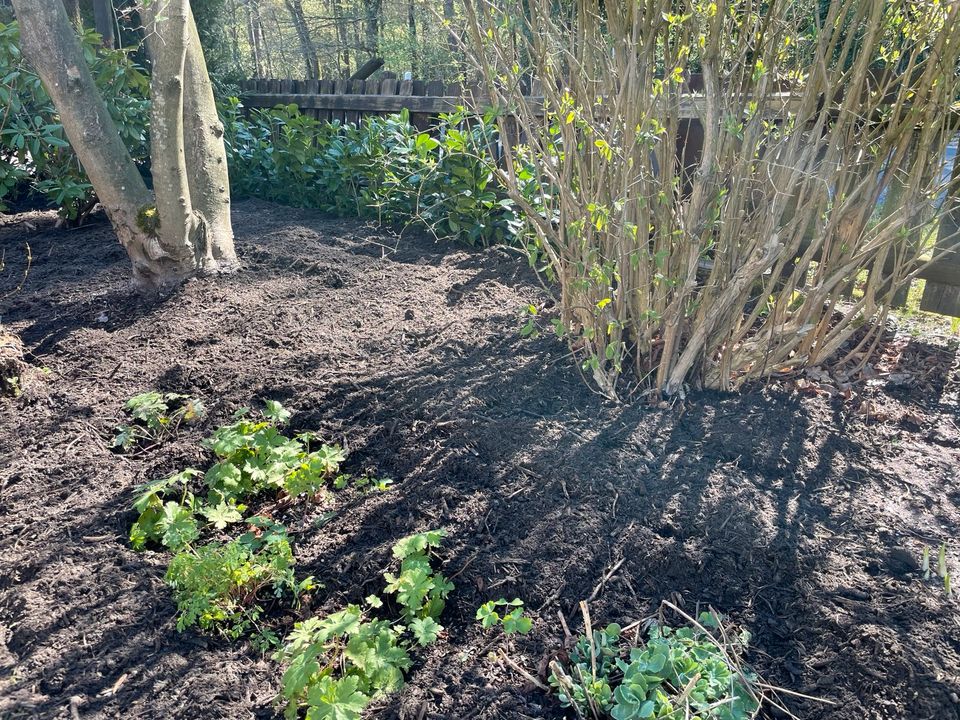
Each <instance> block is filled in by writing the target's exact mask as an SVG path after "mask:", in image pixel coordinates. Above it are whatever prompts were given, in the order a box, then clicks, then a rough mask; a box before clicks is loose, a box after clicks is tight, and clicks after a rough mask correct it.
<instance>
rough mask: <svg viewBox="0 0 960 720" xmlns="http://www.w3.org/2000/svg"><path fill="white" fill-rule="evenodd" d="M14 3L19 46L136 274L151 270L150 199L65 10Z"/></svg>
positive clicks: (39, 0)
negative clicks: (146, 215) (143, 220)
mask: <svg viewBox="0 0 960 720" xmlns="http://www.w3.org/2000/svg"><path fill="white" fill-rule="evenodd" d="M13 7H14V10H15V11H16V13H17V19H18V20H19V22H20V47H21V50H22V52H23V54H24V56H25V57H26V58H27V60H28V61H29V62H30V64H31V65H32V66H33V68H34V69H35V70H36V71H37V73H38V74H39V75H40V78H41V79H42V80H43V84H44V87H46V89H47V93H48V94H49V95H50V98H51V99H52V100H53V102H54V105H56V107H57V110H58V111H59V113H60V122H61V123H62V124H63V129H64V131H65V132H66V134H67V137H68V138H69V139H70V144H71V145H73V148H74V150H75V151H76V153H77V157H78V158H79V159H80V162H81V164H82V165H83V168H84V170H85V171H86V173H87V177H89V178H90V183H91V184H92V185H93V186H94V188H95V189H96V191H97V195H98V197H99V198H100V203H101V204H102V205H103V208H104V210H106V212H107V215H108V216H109V217H110V222H111V223H112V224H113V227H114V229H115V230H116V232H117V236H118V237H119V239H120V242H121V243H122V244H123V246H124V247H125V248H126V250H127V253H128V254H129V255H130V259H131V260H132V261H133V270H134V276H135V277H137V278H140V277H143V278H148V277H150V276H152V275H153V270H152V268H153V266H154V264H155V261H154V257H155V256H157V255H158V254H159V248H158V247H156V240H155V239H153V238H150V237H149V235H148V234H147V233H145V232H144V231H143V230H141V229H140V228H139V227H138V226H137V215H138V213H140V211H141V210H142V209H143V208H147V207H150V206H151V205H152V199H151V197H150V193H149V191H148V190H147V186H146V185H145V184H144V182H143V179H142V178H141V177H140V173H139V172H137V168H136V166H135V165H134V163H133V160H132V159H131V158H130V153H129V152H128V151H127V148H126V147H124V145H123V142H122V141H121V140H120V133H119V132H118V131H117V128H116V125H115V124H114V122H113V118H111V117H110V113H109V111H108V110H107V106H106V105H105V104H104V103H103V101H102V100H101V99H100V95H99V93H98V91H97V87H96V85H95V84H94V81H93V77H92V76H91V75H90V69H89V68H88V67H87V63H86V62H85V61H84V58H83V50H82V49H81V47H80V43H79V41H78V39H77V36H76V33H75V32H74V30H73V28H72V27H71V26H70V20H69V18H67V13H66V10H64V8H63V5H62V4H61V3H59V2H55V1H54V0H13Z"/></svg>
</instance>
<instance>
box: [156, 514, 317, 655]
mask: <svg viewBox="0 0 960 720" xmlns="http://www.w3.org/2000/svg"><path fill="white" fill-rule="evenodd" d="M249 523H250V525H251V528H252V529H251V530H250V531H249V532H247V533H245V534H244V535H242V536H240V537H239V538H237V539H235V540H232V541H230V542H227V543H221V542H211V543H207V544H206V545H203V546H200V547H198V548H193V547H192V546H191V545H190V541H186V542H184V543H183V545H184V547H183V549H182V550H180V551H179V552H178V553H177V554H176V555H175V556H174V557H173V559H172V560H171V562H170V566H169V568H168V570H167V574H166V581H167V584H168V585H169V586H170V587H171V588H172V590H173V596H174V600H175V601H176V603H177V611H178V616H177V629H178V630H181V631H182V630H185V629H187V628H189V627H192V626H194V625H197V626H199V627H200V628H201V629H203V630H211V631H216V632H218V633H220V634H222V635H224V636H226V637H228V638H231V639H236V638H238V637H240V636H242V635H244V634H245V633H247V632H248V631H250V630H251V629H259V628H258V625H259V620H260V617H261V615H262V614H263V611H264V608H263V602H264V597H263V596H264V593H265V592H269V594H270V595H271V596H272V597H273V598H281V597H283V596H284V595H290V596H291V597H292V599H293V603H294V604H295V605H296V604H297V603H298V602H299V598H300V596H301V594H302V593H304V592H307V591H309V590H311V589H312V588H313V587H314V582H313V578H312V577H308V578H306V579H304V580H301V581H299V582H298V581H297V580H296V578H295V577H294V573H293V567H294V559H293V552H292V551H291V549H290V542H289V539H288V537H287V533H286V529H285V528H284V527H283V526H282V525H280V524H278V523H274V522H273V521H271V520H268V519H266V518H251V519H250V520H249ZM194 537H195V536H194ZM260 634H261V636H263V632H262V631H261V633H260ZM267 637H269V636H267Z"/></svg>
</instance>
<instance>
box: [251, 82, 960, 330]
mask: <svg viewBox="0 0 960 720" xmlns="http://www.w3.org/2000/svg"><path fill="white" fill-rule="evenodd" d="M241 91H242V92H243V103H244V105H245V106H246V107H248V108H271V107H275V106H277V105H296V106H297V107H298V108H299V109H300V111H301V112H303V113H305V114H306V115H309V116H310V117H313V118H316V119H318V120H325V121H328V122H331V121H339V122H340V123H349V124H355V123H358V122H360V121H361V120H362V119H363V118H364V117H365V116H368V115H378V116H379V115H391V114H394V113H398V112H400V111H401V110H408V111H409V112H410V121H411V123H412V124H413V125H414V126H416V127H417V128H419V129H421V130H427V129H429V128H430V127H431V126H432V125H433V124H434V123H435V122H436V120H437V116H439V115H440V114H442V113H447V112H452V111H453V110H455V109H456V108H457V106H459V105H463V104H465V102H464V97H465V90H464V88H463V87H462V86H460V85H449V84H444V83H442V82H438V81H432V82H425V81H422V80H398V79H396V78H382V79H378V80H330V79H328V80H292V79H285V80H274V79H257V80H245V81H243V82H242V83H241ZM466 92H473V91H472V90H468V91H466ZM529 99H530V101H531V103H532V104H534V106H536V105H539V104H540V103H541V102H542V98H540V97H538V96H536V95H531V96H530V98H529ZM699 102H700V101H699V99H698V98H694V97H691V98H689V99H686V100H685V101H684V103H683V104H682V105H681V112H680V116H681V118H683V120H681V124H680V127H679V133H678V137H677V157H678V158H679V159H680V161H681V162H682V163H683V165H684V167H685V168H687V169H688V170H690V169H692V168H693V167H695V166H696V165H697V164H699V161H700V154H701V151H702V149H703V128H702V126H701V125H700V121H699V118H700V117H702V108H700V107H699V106H698V105H699ZM954 163H955V170H954V172H955V173H960V165H958V164H957V160H956V158H955V159H954ZM958 232H960V198H955V199H954V201H953V202H952V204H951V211H950V212H949V213H948V214H947V216H946V217H945V218H944V220H943V222H941V226H940V232H939V240H938V248H939V249H946V248H947V247H949V246H952V245H954V244H956V240H954V239H953V238H954V237H955V233H958ZM919 278H920V279H923V280H926V281H927V282H926V287H925V288H924V292H923V298H922V300H921V306H920V307H921V309H923V310H927V311H930V312H936V313H941V314H943V315H952V316H954V317H960V252H953V253H952V254H950V255H947V256H946V257H944V258H943V259H941V260H940V261H938V262H936V263H933V264H931V265H930V266H928V267H927V268H925V269H924V270H923V271H922V272H921V273H920V275H919ZM906 296H907V293H906V292H902V293H901V294H900V296H899V297H900V298H902V299H903V300H905V299H906Z"/></svg>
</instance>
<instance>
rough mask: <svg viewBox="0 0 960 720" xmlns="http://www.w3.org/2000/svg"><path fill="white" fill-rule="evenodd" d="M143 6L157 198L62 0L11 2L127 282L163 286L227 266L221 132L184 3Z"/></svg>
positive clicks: (229, 242)
mask: <svg viewBox="0 0 960 720" xmlns="http://www.w3.org/2000/svg"><path fill="white" fill-rule="evenodd" d="M149 5H150V6H151V8H152V9H151V10H149V11H148V13H147V14H146V15H145V17H149V15H150V14H151V13H152V14H153V15H154V16H155V15H157V14H158V10H159V13H161V14H162V15H161V17H162V21H161V22H160V23H157V22H155V20H156V18H155V17H154V18H153V19H152V20H151V22H150V27H149V31H150V35H151V37H152V40H151V42H150V44H151V45H152V46H153V53H154V55H153V60H154V72H153V76H152V80H151V92H152V94H153V98H152V99H153V110H152V116H151V126H152V127H151V138H152V141H151V160H152V167H153V179H154V188H155V193H154V194H151V193H150V191H149V190H148V189H147V187H146V184H145V183H144V182H143V179H142V178H141V176H140V173H139V171H138V170H137V167H136V165H135V164H134V162H133V160H132V159H131V157H130V153H129V152H128V151H127V148H126V147H125V146H124V145H123V142H122V141H121V139H120V133H119V132H118V130H117V127H116V125H115V124H114V122H113V119H112V118H111V116H110V113H109V111H108V110H107V107H106V105H105V104H104V102H103V99H102V98H101V96H100V93H99V91H98V90H97V87H96V84H95V83H94V80H93V77H92V76H91V74H90V70H89V68H88V67H87V64H86V62H85V60H84V57H83V51H82V49H81V47H80V42H79V40H78V38H77V35H76V33H75V32H74V29H73V28H72V27H71V25H70V21H69V19H68V17H67V13H66V10H65V9H64V6H63V3H62V2H61V0H13V6H14V10H15V11H16V14H17V19H18V20H19V23H20V39H21V49H22V51H23V53H24V56H25V57H26V59H27V60H28V61H29V62H30V64H31V65H32V66H33V67H34V69H35V70H36V71H37V73H38V75H39V76H40V78H41V80H42V81H43V84H44V86H45V87H46V89H47V92H48V93H49V94H50V97H51V99H52V100H53V103H54V105H55V106H56V108H57V111H58V112H59V114H60V121H61V122H62V123H63V127H64V130H65V132H66V134H67V137H68V139H69V140H70V144H71V145H72V146H73V148H74V151H75V152H76V153H77V157H78V158H79V160H80V162H81V164H82V165H83V167H84V170H85V171H86V173H87V177H88V178H89V179H90V183H91V185H93V188H94V190H95V191H96V193H97V197H98V198H99V200H100V203H101V204H102V205H103V207H104V210H105V211H106V213H107V215H108V217H109V218H110V222H111V223H112V225H113V227H114V230H115V231H116V233H117V237H118V238H119V239H120V242H121V243H122V244H123V246H124V248H125V249H126V251H127V254H128V255H129V256H130V259H131V261H132V263H133V276H134V281H135V282H136V283H137V285H139V286H141V287H143V288H152V289H163V288H167V287H170V286H172V285H175V284H177V283H179V282H180V281H182V280H183V279H184V278H186V277H189V276H191V275H195V274H197V273H207V272H215V271H216V272H219V271H228V270H231V269H233V268H234V267H235V266H236V255H235V253H234V249H233V233H232V231H231V229H230V217H229V187H228V182H227V169H226V155H225V152H224V148H223V139H222V137H223V131H222V128H221V127H220V125H219V121H218V119H217V115H216V109H215V107H214V105H213V94H212V90H211V88H210V81H209V77H208V76H207V72H206V66H205V64H204V61H203V51H202V49H201V48H200V43H199V38H198V36H197V32H196V26H195V25H194V22H193V16H192V15H191V14H190V9H189V4H188V0H151V2H150V3H149ZM161 6H162V8H161ZM161 38H162V41H161ZM185 97H186V98H188V99H187V100H186V101H185V100H184V98H185ZM188 153H189V157H188Z"/></svg>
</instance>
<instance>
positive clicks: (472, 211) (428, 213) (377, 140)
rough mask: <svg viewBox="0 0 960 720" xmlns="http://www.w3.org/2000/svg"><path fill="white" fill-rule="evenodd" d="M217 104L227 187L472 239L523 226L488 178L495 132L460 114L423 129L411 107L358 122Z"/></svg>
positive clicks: (507, 236)
mask: <svg viewBox="0 0 960 720" xmlns="http://www.w3.org/2000/svg"><path fill="white" fill-rule="evenodd" d="M241 110H242V106H241V104H240V101H239V100H237V99H235V98H234V99H231V100H230V101H229V102H228V103H227V104H226V105H225V106H224V108H223V119H224V125H225V128H226V141H227V155H228V159H229V161H230V169H231V185H232V190H233V192H234V193H235V194H236V195H238V196H245V195H255V196H257V197H260V198H264V199H267V200H273V201H274V202H279V203H283V204H287V205H298V206H302V207H312V208H319V209H321V210H325V211H327V212H332V213H335V214H338V215H342V216H359V217H370V218H376V219H378V220H381V221H384V222H390V223H410V222H413V223H416V224H419V225H421V226H424V227H426V228H428V229H429V230H431V231H432V232H433V233H435V234H436V235H437V236H438V237H443V238H451V239H457V240H461V241H465V242H468V243H470V244H473V245H490V244H492V243H501V242H507V241H510V240H512V239H513V238H514V237H515V236H516V235H517V233H518V232H519V231H520V229H521V227H522V222H521V220H520V218H519V215H518V213H517V211H516V208H515V206H514V203H513V201H511V200H510V199H508V198H506V196H505V195H503V194H502V193H501V192H500V191H499V190H498V189H497V186H496V184H495V182H494V162H495V160H494V157H493V149H494V148H495V147H496V145H497V131H496V129H495V127H494V125H493V123H492V122H491V121H490V119H489V118H481V117H476V116H470V115H468V114H467V113H466V112H465V111H459V112H456V113H453V114H450V115H444V116H442V117H441V118H440V121H439V125H438V127H437V128H436V129H435V131H434V132H431V133H426V132H420V131H419V130H417V129H416V128H415V127H414V126H413V125H411V124H410V119H409V115H408V113H406V112H405V111H404V112H401V113H400V114H397V115H392V116H389V117H368V118H366V119H364V120H363V122H361V123H360V124H359V125H340V124H338V123H328V122H321V121H318V120H315V119H314V118H311V117H309V116H307V115H304V114H302V113H300V112H299V111H298V110H297V108H296V106H294V105H288V106H278V107H276V108H273V109H270V110H262V109H258V110H252V111H251V112H250V113H249V116H247V117H244V115H243V114H242V112H241Z"/></svg>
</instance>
